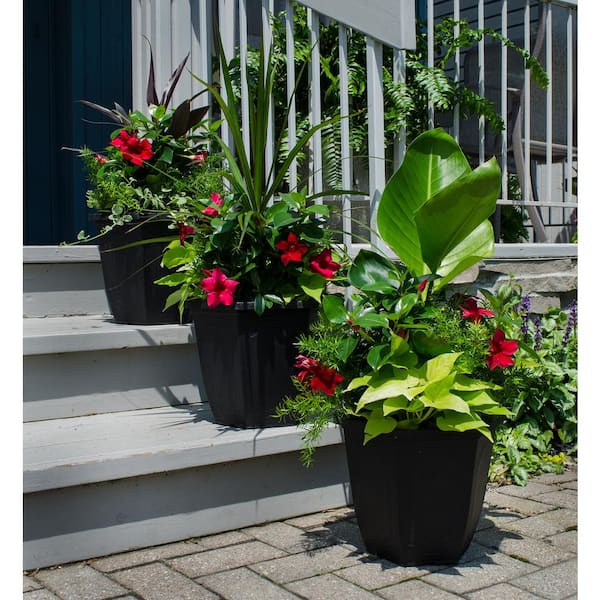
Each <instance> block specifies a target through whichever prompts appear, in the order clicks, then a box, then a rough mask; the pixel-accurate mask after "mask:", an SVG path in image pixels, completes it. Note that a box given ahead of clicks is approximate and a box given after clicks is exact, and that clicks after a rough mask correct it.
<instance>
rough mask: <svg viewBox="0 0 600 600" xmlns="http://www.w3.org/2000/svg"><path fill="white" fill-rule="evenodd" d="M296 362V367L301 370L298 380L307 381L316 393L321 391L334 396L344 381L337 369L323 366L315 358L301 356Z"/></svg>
mask: <svg viewBox="0 0 600 600" xmlns="http://www.w3.org/2000/svg"><path fill="white" fill-rule="evenodd" d="M296 361H297V362H296V364H295V365H294V366H295V367H296V368H297V369H300V373H298V379H299V380H300V381H302V382H304V381H307V383H308V384H309V385H310V388H311V389H312V390H313V391H314V392H318V391H321V392H323V393H324V394H327V395H328V396H332V395H333V393H334V391H335V388H336V387H337V386H338V385H339V384H340V383H342V381H344V377H343V376H342V375H340V374H339V373H338V372H337V371H336V370H335V369H329V368H327V367H325V366H323V365H321V364H320V363H318V362H317V361H316V360H315V359H314V358H310V357H307V356H303V355H302V354H299V355H298V356H297V357H296Z"/></svg>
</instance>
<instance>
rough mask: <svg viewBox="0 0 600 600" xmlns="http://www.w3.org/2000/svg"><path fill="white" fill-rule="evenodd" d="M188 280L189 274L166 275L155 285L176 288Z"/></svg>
mask: <svg viewBox="0 0 600 600" xmlns="http://www.w3.org/2000/svg"><path fill="white" fill-rule="evenodd" d="M187 278H188V274H187V273H171V274H170V275H165V276H164V277H161V278H160V279H157V280H156V281H155V282H154V283H156V284H157V285H168V286H170V287H175V286H178V285H181V284H182V283H184V282H185V281H186V280H187Z"/></svg>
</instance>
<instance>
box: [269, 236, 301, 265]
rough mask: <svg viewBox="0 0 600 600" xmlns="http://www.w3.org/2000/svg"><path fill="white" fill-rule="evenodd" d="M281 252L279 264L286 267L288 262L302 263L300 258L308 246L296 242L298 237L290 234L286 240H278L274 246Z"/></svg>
mask: <svg viewBox="0 0 600 600" xmlns="http://www.w3.org/2000/svg"><path fill="white" fill-rule="evenodd" d="M275 248H277V250H281V252H283V254H282V255H281V262H282V263H283V264H284V265H285V266H286V267H287V265H288V264H289V263H290V262H302V257H303V256H304V255H305V254H306V253H307V252H308V246H307V245H306V244H303V243H302V242H301V241H299V240H298V236H297V235H296V234H294V233H290V234H288V236H287V240H280V241H278V242H277V243H276V244H275Z"/></svg>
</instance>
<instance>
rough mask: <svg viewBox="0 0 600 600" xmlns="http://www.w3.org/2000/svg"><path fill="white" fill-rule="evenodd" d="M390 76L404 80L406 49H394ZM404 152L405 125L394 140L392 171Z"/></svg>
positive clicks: (395, 79)
mask: <svg viewBox="0 0 600 600" xmlns="http://www.w3.org/2000/svg"><path fill="white" fill-rule="evenodd" d="M392 77H393V80H394V81H395V82H400V83H405V82H406V51H404V50H394V63H393V72H392ZM405 152H406V127H404V126H403V127H402V128H401V130H400V133H399V134H398V135H397V136H396V138H395V140H394V171H395V170H396V169H398V167H399V166H400V164H401V163H402V160H403V159H404V153H405Z"/></svg>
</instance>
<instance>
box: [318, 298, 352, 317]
mask: <svg viewBox="0 0 600 600" xmlns="http://www.w3.org/2000/svg"><path fill="white" fill-rule="evenodd" d="M322 305H323V312H324V314H325V316H326V317H327V319H328V320H329V321H330V322H331V323H337V324H341V323H345V322H346V321H347V320H348V312H347V311H346V307H345V305H344V299H343V298H342V297H341V296H337V295H334V294H325V295H324V296H323V301H322Z"/></svg>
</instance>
